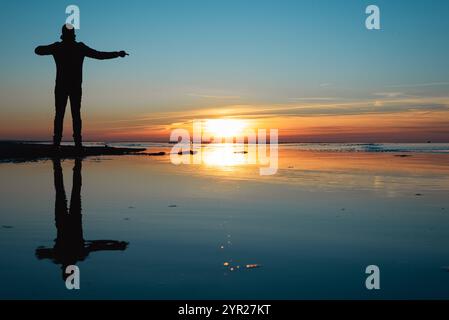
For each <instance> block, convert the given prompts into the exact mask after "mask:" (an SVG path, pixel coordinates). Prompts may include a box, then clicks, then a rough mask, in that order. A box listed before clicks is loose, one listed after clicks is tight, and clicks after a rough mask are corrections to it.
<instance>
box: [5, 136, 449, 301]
mask: <svg viewBox="0 0 449 320" xmlns="http://www.w3.org/2000/svg"><path fill="white" fill-rule="evenodd" d="M111 145H119V146H123V147H130V148H132V147H143V148H147V152H148V153H157V152H166V154H165V155H161V156H149V155H120V156H117V155H104V156H90V157H86V158H84V159H80V160H74V159H62V160H60V161H55V160H51V159H44V160H39V161H34V162H21V163H11V162H5V163H0V189H1V193H0V252H1V253H2V255H3V257H2V259H0V281H1V283H2V285H1V288H0V298H2V299H14V298H18V299H48V298H52V299H54V298H57V299H435V298H448V297H449V289H448V288H449V286H448V284H449V272H448V270H449V269H448V268H449V254H448V247H449V233H448V227H447V226H448V225H449V198H448V196H447V195H448V191H449V161H448V160H449V153H448V150H449V148H448V145H447V144H420V145H407V144H403V145H399V144H397V145H385V144H347V145H343V144H285V145H280V147H279V168H278V170H277V173H276V174H275V175H272V176H260V174H259V166H258V165H254V164H253V165H248V164H245V163H244V161H242V157H244V156H245V155H244V154H243V153H238V152H237V153H236V152H232V154H230V155H229V157H222V156H218V157H214V156H210V157H209V158H208V159H209V160H207V159H206V160H207V161H206V160H205V161H204V162H203V163H202V164H199V165H194V164H191V165H178V166H175V165H173V164H172V163H171V162H170V157H169V153H170V145H168V144H163V143H160V144H158V143H154V144H151V143H150V144H145V143H134V144H132V143H116V144H111ZM204 148H207V146H204ZM213 152H221V151H214V150H212V151H211V154H212V155H213ZM219 155H222V154H221V153H219ZM77 161H78V162H77ZM81 176H82V183H81V180H80V177H81ZM62 178H63V184H61V179H62ZM62 185H63V187H61V186H62ZM63 194H65V199H66V201H67V207H68V208H70V202H72V206H73V207H75V204H74V203H77V206H78V205H80V208H79V209H78V210H79V212H78V216H79V217H80V221H79V224H77V227H76V228H78V231H77V232H79V231H80V230H79V227H81V232H82V238H83V239H84V241H85V242H84V246H85V247H89V250H90V251H89V252H84V253H83V254H82V255H81V254H79V253H78V252H73V255H72V256H71V257H69V258H70V259H72V260H75V262H76V265H77V266H78V267H79V268H80V274H81V288H82V290H78V291H76V290H75V291H69V290H67V289H66V287H65V284H64V280H63V277H62V274H63V272H62V269H61V263H60V260H61V259H62V258H61V257H59V256H58V248H57V246H56V244H57V243H55V239H56V238H58V239H60V240H61V239H63V238H64V237H66V238H67V237H70V232H69V235H68V236H67V231H64V229H63V228H61V225H60V224H58V223H59V222H58V223H56V224H55V218H56V217H58V214H59V213H58V210H59V209H58V208H59V207H58V206H59V204H58V201H59V200H61V199H63V198H64V197H63ZM77 195H78V197H79V198H80V200H77V198H78V197H77ZM61 197H62V198H61ZM58 199H59V200H58ZM57 221H59V220H57ZM70 223H72V222H70ZM77 223H78V222H77ZM58 228H59V229H58ZM69 229H70V228H69ZM65 230H67V228H66V229H65ZM64 232H66V235H65V236H64V235H61V233H64ZM105 241H109V242H105ZM119 243H120V244H121V246H118V245H116V246H114V244H119ZM60 244H61V243H60ZM74 250H75V249H74ZM63 258H67V257H63ZM69 258H67V259H69ZM58 259H59V260H58ZM368 265H377V266H379V268H380V272H381V282H380V286H381V290H373V291H369V290H366V288H365V279H366V277H367V275H366V274H365V268H366V267H367V266H368Z"/></svg>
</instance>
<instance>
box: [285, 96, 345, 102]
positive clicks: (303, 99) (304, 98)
mask: <svg viewBox="0 0 449 320" xmlns="http://www.w3.org/2000/svg"><path fill="white" fill-rule="evenodd" d="M339 99H340V98H336V97H301V98H288V100H292V101H336V100H339Z"/></svg>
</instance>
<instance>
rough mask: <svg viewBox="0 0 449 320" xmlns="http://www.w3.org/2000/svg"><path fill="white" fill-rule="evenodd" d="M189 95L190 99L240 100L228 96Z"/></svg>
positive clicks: (237, 97)
mask: <svg viewBox="0 0 449 320" xmlns="http://www.w3.org/2000/svg"><path fill="white" fill-rule="evenodd" d="M187 95H188V96H190V97H196V98H204V99H240V96H227V95H208V94H198V93H189V94H187Z"/></svg>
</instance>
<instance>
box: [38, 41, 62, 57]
mask: <svg viewBox="0 0 449 320" xmlns="http://www.w3.org/2000/svg"><path fill="white" fill-rule="evenodd" d="M57 44H58V43H57V42H55V43H53V44H50V45H48V46H39V47H37V48H36V49H34V53H36V54H37V55H40V56H47V55H50V54H53V53H54V52H55V49H56V45H57Z"/></svg>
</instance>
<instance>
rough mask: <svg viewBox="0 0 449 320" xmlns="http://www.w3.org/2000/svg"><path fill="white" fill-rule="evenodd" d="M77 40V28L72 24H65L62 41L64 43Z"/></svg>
mask: <svg viewBox="0 0 449 320" xmlns="http://www.w3.org/2000/svg"><path fill="white" fill-rule="evenodd" d="M75 38H76V35H75V28H74V27H73V26H72V25H71V24H70V23H66V24H64V25H63V26H62V34H61V40H62V41H75Z"/></svg>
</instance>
